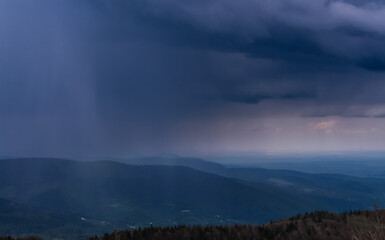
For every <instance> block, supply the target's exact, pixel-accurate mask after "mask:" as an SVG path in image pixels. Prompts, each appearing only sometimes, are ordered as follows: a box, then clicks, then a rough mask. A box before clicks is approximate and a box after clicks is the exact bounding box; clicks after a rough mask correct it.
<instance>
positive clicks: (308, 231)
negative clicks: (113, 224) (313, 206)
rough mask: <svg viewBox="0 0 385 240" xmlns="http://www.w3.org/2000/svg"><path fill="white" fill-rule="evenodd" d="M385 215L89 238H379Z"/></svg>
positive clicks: (324, 215) (309, 216) (317, 215)
mask: <svg viewBox="0 0 385 240" xmlns="http://www.w3.org/2000/svg"><path fill="white" fill-rule="evenodd" d="M384 216H385V211H384V210H375V211H354V212H349V213H342V214H335V213H329V212H326V211H317V212H314V213H306V214H303V215H297V216H295V217H292V218H288V219H282V220H279V221H276V222H270V223H268V224H264V225H233V226H184V225H183V226H175V227H164V228H161V227H150V228H144V229H140V228H139V229H130V230H126V231H120V232H113V233H111V234H105V235H104V236H100V237H97V236H95V237H92V238H90V239H89V240H144V239H146V240H155V239H156V240H180V239H184V240H195V239H200V240H255V239H258V240H308V239H314V240H351V239H353V240H380V239H384V236H385V235H384V234H385V230H384V227H385V221H384V220H385V218H384Z"/></svg>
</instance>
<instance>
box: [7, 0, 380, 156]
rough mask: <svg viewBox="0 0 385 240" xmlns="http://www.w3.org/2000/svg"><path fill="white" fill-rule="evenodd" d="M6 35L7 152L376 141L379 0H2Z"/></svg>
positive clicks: (216, 148)
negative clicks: (358, 137)
mask: <svg viewBox="0 0 385 240" xmlns="http://www.w3.org/2000/svg"><path fill="white" fill-rule="evenodd" d="M0 33H1V36H2V37H0V44H1V45H0V104H1V105H0V106H1V107H0V123H1V125H0V130H1V131H2V133H3V134H2V138H1V139H0V142H1V147H0V153H3V154H18V153H20V154H42V155H45V154H51V155H55V154H59V155H60V154H85V155H89V154H96V155H97V154H111V153H116V154H125V153H129V152H135V151H144V152H159V151H176V152H178V151H222V150H229V151H230V150H236V151H238V150H239V151H241V150H265V149H285V150H287V149H289V150H298V149H299V148H301V147H300V145H301V143H302V142H303V141H304V140H305V139H312V140H311V141H307V142H311V144H310V143H307V145H306V146H305V148H306V149H310V150H317V149H318V148H320V149H323V148H325V149H333V150H336V149H339V148H341V149H342V148H343V149H351V148H356V147H357V144H358V143H356V142H351V141H353V140H349V141H347V142H346V143H343V144H342V143H340V142H341V141H344V140H345V139H351V137H350V135H349V134H352V133H355V134H361V135H363V134H364V133H365V137H364V139H365V140H366V141H368V143H367V145H368V146H369V145H370V146H372V147H373V148H374V149H378V148H381V147H382V146H381V145H380V144H379V143H378V141H380V140H381V139H382V137H383V136H382V135H378V134H380V133H381V132H382V129H383V128H384V127H383V124H382V123H381V121H382V120H381V119H382V118H383V117H384V116H385V94H383V92H384V90H385V84H384V80H383V78H384V71H385V45H384V44H383V42H384V40H385V35H384V34H385V5H384V2H383V1H359V0H355V1H331V0H328V1H326V0H325V1H324V0H314V1H307V0H271V1H261V0H242V1H231V0H208V1H199V0H198V1H191V0H162V1H157V0H124V1H123V0H117V1H102V0H96V1H90V0H84V1H61V2H57V1H48V0H37V1H30V2H25V1H11V0H5V1H1V3H0ZM324 118H325V120H323V119H324ZM288 119H297V120H288ZM293 121H294V122H295V123H293ZM330 121H332V122H333V121H334V122H333V123H334V124H332V125H330V126H331V128H333V130H331V131H329V130H322V129H321V130H320V128H317V127H315V126H318V125H317V124H321V126H323V125H322V123H323V122H327V123H330ZM326 125H327V124H326ZM369 125H370V127H368V126H369ZM246 126H247V127H246ZM327 126H329V125H327ZM287 129H289V130H287ZM293 129H294V130H295V129H296V130H298V131H302V132H304V133H303V134H304V135H301V136H299V135H298V134H297V133H293V131H294V130H293ZM301 129H302V130H301ZM303 129H307V130H306V131H304V130H303ZM278 132H279V133H280V134H281V136H286V138H285V137H281V138H280V139H284V140H282V141H274V139H275V138H276V134H277V133H278ZM294 132H295V131H294ZM320 134H321V135H322V134H323V135H325V134H326V136H329V137H330V136H333V139H334V140H335V141H336V142H338V143H339V144H338V147H336V149H334V146H336V144H331V145H330V146H329V145H328V144H327V143H324V142H323V140H322V139H324V138H325V136H323V135H322V136H320ZM381 134H382V133H381ZM291 138H295V139H296V141H295V144H288V143H287V142H286V140H288V139H291ZM320 139H321V140H320ZM361 140H362V139H361ZM326 142H329V141H326ZM373 143H375V144H373ZM320 145H321V146H320ZM323 145H325V146H324V147H323ZM331 146H332V147H331ZM368 146H364V148H365V147H368ZM48 149H49V150H48ZM99 151H100V152H99Z"/></svg>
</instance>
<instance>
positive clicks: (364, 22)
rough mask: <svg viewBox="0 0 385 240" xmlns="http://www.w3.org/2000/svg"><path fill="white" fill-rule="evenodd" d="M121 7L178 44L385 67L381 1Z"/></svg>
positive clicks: (215, 1)
mask: <svg viewBox="0 0 385 240" xmlns="http://www.w3.org/2000/svg"><path fill="white" fill-rule="evenodd" d="M124 3H125V4H124ZM122 5H123V6H124V7H123V8H121V9H120V10H121V11H124V9H125V10H126V11H127V12H129V13H130V14H131V16H132V17H134V19H136V20H137V21H140V22H141V23H144V24H147V25H150V26H151V27H154V28H158V29H161V30H162V31H163V32H162V34H164V35H166V36H167V37H166V39H167V40H172V41H177V42H178V41H179V43H180V44H186V45H193V46H195V47H201V48H210V49H215V50H219V51H231V52H234V51H235V52H243V53H245V54H247V55H249V56H253V57H268V58H277V59H285V60H290V61H313V62H314V63H315V64H322V63H331V64H336V63H341V64H355V65H358V66H360V67H363V68H367V69H370V70H382V69H384V67H385V65H384V54H385V49H384V47H383V44H382V42H383V38H384V30H383V29H384V24H383V22H384V21H383V20H385V19H384V17H383V16H384V14H383V13H384V12H385V11H384V6H383V3H382V2H381V1H377V2H368V1H361V2H359V1H353V2H351V3H350V2H349V1H346V2H342V1H329V0H316V1H303V0H289V1H283V0H275V1H254V0H247V1H241V2H234V1H226V0H213V1H204V2H202V1H194V2H191V1H173V0H168V1H151V0H147V1H130V2H128V3H127V2H122ZM162 34H161V35H162ZM164 35H163V37H164Z"/></svg>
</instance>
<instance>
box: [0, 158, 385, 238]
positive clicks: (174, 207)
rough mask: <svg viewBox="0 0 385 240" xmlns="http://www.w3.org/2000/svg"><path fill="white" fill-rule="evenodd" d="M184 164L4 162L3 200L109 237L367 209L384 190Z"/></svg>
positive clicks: (376, 182) (0, 169) (364, 182)
mask: <svg viewBox="0 0 385 240" xmlns="http://www.w3.org/2000/svg"><path fill="white" fill-rule="evenodd" d="M187 162H190V163H191V164H190V165H189V167H186V166H172V164H168V165H167V166H160V165H151V164H147V165H141V166H139V165H128V164H124V163H118V162H112V161H96V162H79V161H71V160H63V159H9V160H1V161H0V198H4V199H7V200H9V201H13V202H19V203H22V204H25V205H28V206H30V207H33V208H39V209H44V210H45V211H49V212H52V213H55V214H59V215H62V214H71V215H74V216H78V217H77V220H78V219H88V220H89V221H90V223H93V224H100V225H101V226H103V227H104V229H107V230H110V231H112V230H114V229H126V228H128V227H131V226H148V225H149V224H153V225H161V226H164V225H175V224H221V225H222V224H234V223H266V222H268V221H270V220H276V219H279V218H283V217H289V216H292V215H296V214H298V213H301V212H306V211H313V210H315V209H318V210H329V211H336V212H341V211H346V210H351V209H368V208H371V206H372V204H373V202H377V203H379V204H381V203H382V202H383V197H382V195H383V193H384V192H385V191H384V190H383V187H382V186H385V184H384V183H385V181H384V180H381V179H368V178H355V177H349V176H343V175H314V174H304V173H300V172H295V171H283V170H267V169H257V168H255V169H253V168H244V169H242V168H226V167H224V166H221V165H219V164H213V163H208V162H205V161H196V160H191V161H190V160H189V161H185V163H187ZM192 162H194V163H192ZM192 164H195V167H194V168H195V169H194V168H192ZM185 165H188V164H185ZM205 166H207V167H205ZM198 167H199V168H200V170H197V168H198ZM75 225H77V224H75ZM92 226H94V225H92ZM92 226H91V227H90V229H92ZM14 227H15V228H17V227H18V226H17V221H16V222H15V226H14ZM0 234H7V233H6V232H0Z"/></svg>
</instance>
